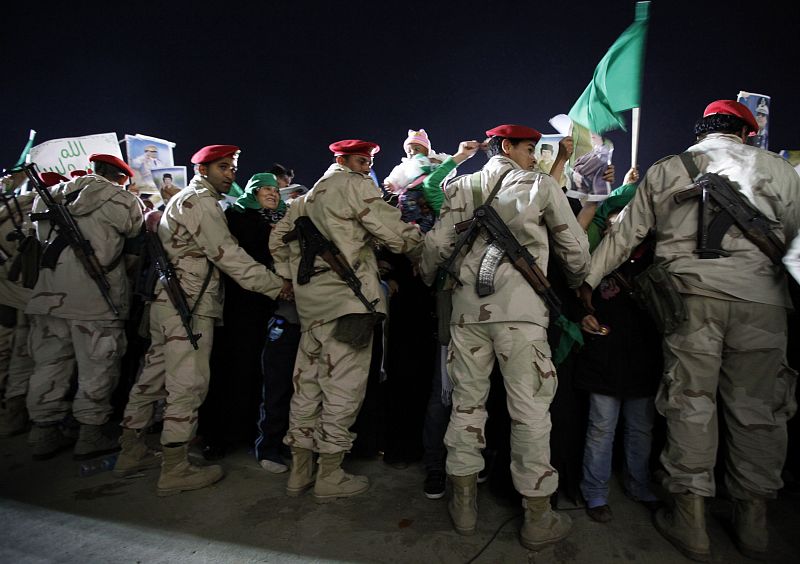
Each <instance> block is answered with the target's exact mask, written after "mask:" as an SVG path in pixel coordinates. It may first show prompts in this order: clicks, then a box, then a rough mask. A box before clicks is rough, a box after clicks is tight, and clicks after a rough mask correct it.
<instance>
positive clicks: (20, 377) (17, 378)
mask: <svg viewBox="0 0 800 564" xmlns="http://www.w3.org/2000/svg"><path fill="white" fill-rule="evenodd" d="M33 198H34V194H31V193H29V194H24V195H21V196H18V197H17V203H18V204H19V212H20V213H17V208H16V206H15V205H14V204H13V202H11V203H10V206H4V207H3V208H0V248H2V250H3V252H4V253H5V254H6V255H7V256H8V260H7V261H6V262H5V263H4V264H2V265H0V306H2V307H5V308H10V309H13V310H16V312H17V314H16V323H15V324H14V326H13V327H5V326H2V325H0V399H3V400H9V399H12V398H15V397H19V396H24V395H25V394H26V393H27V391H28V380H29V379H30V376H31V373H32V372H33V360H32V359H31V357H30V354H29V352H28V329H29V322H28V316H27V315H25V313H24V310H25V305H26V304H27V303H28V300H29V299H30V296H31V290H30V289H29V288H25V287H24V286H23V285H22V277H21V276H20V277H19V278H18V279H17V280H16V281H13V282H12V281H11V280H9V279H8V274H9V271H10V269H11V267H12V265H13V264H14V260H15V258H16V257H17V245H18V244H19V241H9V240H8V235H9V234H11V232H12V231H14V221H16V223H17V224H19V225H21V226H22V228H23V232H25V233H26V234H27V233H29V232H31V230H32V229H31V228H32V225H31V224H30V220H29V219H28V213H30V211H31V207H32V205H33ZM12 213H13V214H14V216H15V217H14V221H12V215H11V214H12ZM9 313H10V311H9Z"/></svg>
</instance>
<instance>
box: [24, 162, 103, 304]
mask: <svg viewBox="0 0 800 564" xmlns="http://www.w3.org/2000/svg"><path fill="white" fill-rule="evenodd" d="M21 169H22V170H24V171H25V174H26V176H27V177H28V180H29V181H30V183H31V186H33V187H34V189H35V190H36V192H37V193H38V194H39V197H40V198H41V199H42V202H44V204H45V206H46V207H47V210H46V211H43V212H39V213H31V214H30V215H31V220H32V221H41V220H45V221H49V222H50V225H51V226H52V227H53V229H54V230H55V232H56V237H55V239H53V240H51V241H48V244H47V247H46V248H45V251H44V254H43V255H42V267H44V268H51V269H54V268H55V267H56V262H57V261H58V256H59V255H60V254H61V251H63V250H64V248H65V247H66V246H67V245H69V246H70V247H71V248H72V251H73V252H74V253H75V257H76V258H77V259H78V260H79V261H80V263H81V264H82V265H83V268H84V269H85V270H86V273H87V274H88V275H89V277H90V278H91V279H92V280H93V281H94V283H95V284H97V288H98V289H99V290H100V293H101V294H102V295H103V299H105V301H106V303H107V304H108V307H110V308H111V311H112V312H114V315H116V316H117V317H119V310H118V309H117V306H116V305H114V301H113V300H112V299H111V294H110V293H109V291H110V290H111V284H109V282H108V279H107V278H106V272H105V269H104V268H103V265H101V264H100V261H99V260H98V258H97V255H96V254H95V253H94V249H93V248H92V244H91V243H90V242H89V241H88V240H87V239H86V238H85V237H84V236H83V233H81V230H80V227H78V224H77V223H76V222H75V219H74V218H73V217H72V215H71V214H70V213H69V210H68V209H67V206H66V205H65V204H60V203H58V202H56V201H55V199H54V198H53V195H52V194H51V193H50V190H48V189H47V187H46V186H45V185H44V184H43V183H42V181H41V179H40V178H39V174H38V173H37V172H36V164H35V163H30V164H26V165H24V166H22V167H21Z"/></svg>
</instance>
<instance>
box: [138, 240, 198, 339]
mask: <svg viewBox="0 0 800 564" xmlns="http://www.w3.org/2000/svg"><path fill="white" fill-rule="evenodd" d="M144 240H145V248H146V249H147V254H148V257H149V258H150V260H151V261H152V264H153V266H154V268H155V272H156V275H157V276H158V281H159V282H160V283H161V285H162V286H163V287H164V291H165V292H166V294H167V297H168V298H169V301H170V303H171V304H172V307H174V308H175V310H176V311H177V312H178V315H179V316H180V318H181V324H182V325H183V328H184V329H185V330H186V336H187V337H189V342H190V343H191V344H192V347H194V350H197V340H198V339H199V338H200V337H202V334H199V333H195V332H194V331H192V310H191V309H190V308H189V303H188V302H187V301H186V294H185V293H184V292H183V288H181V283H180V280H178V275H177V274H176V273H175V267H173V266H172V263H171V262H170V261H169V258H168V257H167V253H166V251H164V246H163V245H162V244H161V239H159V238H158V233H155V232H153V231H150V230H148V229H146V228H145V232H144ZM150 299H152V296H151V297H150ZM197 299H198V302H199V301H200V297H199V296H198V298H197Z"/></svg>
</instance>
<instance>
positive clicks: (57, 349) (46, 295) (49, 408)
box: [25, 174, 142, 425]
mask: <svg viewBox="0 0 800 564" xmlns="http://www.w3.org/2000/svg"><path fill="white" fill-rule="evenodd" d="M76 192H78V195H77V196H76V197H75V196H74V193H76ZM69 194H72V195H73V196H72V197H74V200H72V201H71V202H70V203H69V204H68V206H67V207H68V210H69V211H70V213H71V214H72V216H73V217H74V219H75V222H76V223H77V224H78V227H79V228H80V230H81V232H82V233H83V236H84V237H85V238H86V239H87V240H88V241H89V242H90V243H91V245H92V248H93V249H94V252H95V254H96V256H97V259H98V260H99V262H100V264H101V265H103V266H104V268H105V269H106V271H107V272H106V279H107V280H108V282H109V284H110V286H111V288H110V290H109V294H110V296H111V300H112V301H113V302H114V304H115V306H116V307H117V308H118V309H119V317H117V316H115V315H114V313H113V312H112V311H111V308H110V307H109V306H108V304H107V303H106V301H105V300H104V299H103V297H102V295H101V294H100V290H99V289H98V288H97V285H96V284H95V282H94V281H93V280H92V279H91V277H90V276H89V274H88V273H87V272H86V270H85V269H84V267H83V265H82V264H81V263H80V261H79V260H78V259H77V258H76V257H75V253H74V251H73V250H72V249H71V248H70V247H69V246H67V247H65V248H64V250H63V251H62V253H61V255H60V256H59V258H58V262H57V263H56V267H55V269H52V270H51V269H49V268H42V269H41V270H40V272H39V279H38V281H37V283H36V286H35V287H34V289H33V294H32V296H31V299H30V301H29V302H28V305H27V307H26V309H25V313H27V314H28V315H30V316H31V328H30V334H29V344H30V350H31V352H32V354H33V360H34V362H35V365H36V366H35V369H34V372H33V375H32V376H31V380H30V388H29V391H28V401H27V404H28V412H29V413H30V416H31V419H32V420H33V421H35V422H37V423H50V422H55V421H59V420H61V419H62V418H63V417H64V415H66V414H67V413H68V412H69V409H70V405H69V403H68V402H67V401H66V400H65V396H66V394H67V392H68V391H69V388H70V382H71V380H72V377H73V373H74V371H75V367H76V364H77V371H78V391H77V393H76V395H75V398H74V400H73V402H72V412H73V415H74V417H75V419H77V420H78V421H79V422H81V423H83V424H87V425H101V424H103V423H105V422H106V421H107V420H108V417H109V416H110V414H111V404H110V399H111V393H112V392H113V390H114V387H115V386H116V384H117V380H118V379H119V360H120V358H121V357H122V355H123V354H124V352H125V347H126V346H127V341H126V339H125V331H124V320H125V319H127V317H128V309H129V300H130V298H129V287H128V286H129V284H128V279H127V274H126V272H125V268H124V264H122V249H123V245H124V244H125V240H126V239H127V238H131V237H135V236H136V235H137V234H138V233H139V230H140V228H141V226H142V208H141V204H140V203H139V201H138V199H137V198H136V196H134V195H133V194H131V193H130V192H127V191H125V190H124V189H122V188H121V187H120V186H118V185H116V184H113V183H111V182H109V181H108V180H106V179H105V178H103V177H101V176H97V175H94V174H90V175H87V176H82V177H80V178H77V179H75V180H73V181H71V182H68V183H65V184H61V185H59V186H58V187H57V188H56V189H55V190H54V194H53V196H54V197H55V198H56V200H63V199H64V198H66V197H67V195H69ZM44 209H45V206H44V203H43V202H42V201H41V200H40V199H39V198H37V199H36V201H35V202H34V206H33V211H35V212H41V211H44ZM37 233H38V237H39V240H40V241H42V242H44V241H46V240H47V239H48V238H52V237H53V236H54V235H55V232H52V233H51V226H50V224H49V222H47V221H39V222H38V224H37Z"/></svg>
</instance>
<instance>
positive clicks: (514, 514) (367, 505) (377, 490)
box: [0, 436, 800, 564]
mask: <svg viewBox="0 0 800 564" xmlns="http://www.w3.org/2000/svg"><path fill="white" fill-rule="evenodd" d="M223 465H224V467H225V469H226V471H227V476H226V478H225V479H224V480H223V481H221V482H219V483H218V484H217V485H215V486H213V487H211V488H207V489H205V490H199V491H197V492H190V493H183V494H180V495H177V496H172V497H167V498H158V497H156V495H155V482H156V479H157V472H156V471H150V472H148V473H146V474H145V475H142V476H140V477H137V478H131V479H124V480H120V479H116V478H114V477H113V476H112V475H111V474H110V473H108V472H106V473H101V474H97V475H94V476H90V477H79V476H78V463H77V462H75V461H73V460H72V458H71V454H70V453H64V454H62V455H60V456H58V457H57V458H55V459H53V460H52V461H48V462H33V461H32V460H31V459H30V455H29V453H28V451H27V448H26V445H25V437H24V436H21V437H14V438H12V439H5V440H2V442H0V531H1V533H0V562H8V563H14V564H17V563H19V564H21V563H29V562H81V563H94V562H97V563H115V562H130V563H136V562H142V563H151V562H165V563H171V564H172V563H188V562H226V563H227V562H235V563H248V562H409V563H411V562H413V563H429V562H444V563H451V562H452V563H467V562H473V561H474V562H482V563H508V562H527V563H534V562H535V563H548V562H560V563H566V562H575V563H606V562H627V563H631V562H646V563H648V564H650V563H652V564H658V563H672V562H688V561H687V560H685V559H684V558H683V557H682V556H681V555H680V554H679V553H677V552H676V551H675V550H674V549H673V548H672V546H671V545H670V544H669V543H667V542H666V541H664V540H663V539H662V538H661V537H660V536H659V534H658V533H657V532H656V531H655V529H654V528H653V526H652V525H651V522H650V516H649V514H648V512H647V510H646V509H645V508H644V507H642V506H640V505H639V504H636V503H634V502H632V501H630V500H629V499H627V498H626V497H625V496H624V495H623V494H622V493H621V491H620V489H619V487H618V486H616V485H615V486H614V490H613V492H612V496H611V500H610V503H611V506H612V508H613V511H614V516H615V518H614V520H613V521H612V522H610V523H607V524H600V523H595V522H594V521H592V520H590V519H589V518H588V517H587V516H586V514H585V512H584V511H583V510H582V509H578V508H575V509H572V510H570V511H569V514H570V515H571V516H572V518H573V521H574V529H573V532H572V534H571V535H570V537H569V538H568V539H567V540H565V541H563V542H561V543H560V544H558V545H557V546H555V547H550V548H547V549H544V550H542V551H540V552H538V553H534V552H530V551H528V550H527V549H525V548H523V547H522V546H521V545H520V544H519V542H518V540H517V530H518V528H519V525H520V523H521V516H522V510H521V508H520V507H519V505H517V504H516V503H515V502H514V500H509V499H506V498H504V497H502V496H501V497H498V496H497V495H494V494H493V493H492V491H491V490H490V489H489V488H488V487H487V486H486V485H483V486H480V490H479V491H480V493H479V511H480V528H479V531H478V534H477V535H475V536H472V537H462V536H459V535H458V534H456V533H455V532H454V531H453V530H452V528H451V525H450V521H449V518H448V515H447V508H446V502H445V500H436V501H431V500H428V499H426V498H425V497H424V496H423V494H422V481H423V473H422V469H421V467H419V466H415V465H412V466H410V467H408V468H406V469H402V470H401V469H396V468H391V467H389V466H387V465H386V464H384V463H383V462H382V461H380V460H354V461H347V462H346V463H345V466H346V467H348V468H349V469H351V470H356V471H358V472H360V473H364V474H367V475H368V476H369V477H370V479H371V481H372V486H371V488H370V491H369V492H368V493H367V494H365V495H362V496H360V497H356V498H352V499H349V500H342V501H339V502H336V503H331V504H327V505H317V504H316V503H314V502H313V499H312V497H311V496H304V497H301V498H287V497H286V496H285V495H284V494H283V488H284V486H285V482H286V474H284V475H277V476H276V475H271V474H267V473H266V472H264V471H263V470H262V469H261V468H260V467H259V466H257V465H256V463H255V462H254V461H253V460H252V459H251V458H250V456H248V454H247V453H246V452H244V451H243V450H242V451H241V452H235V453H234V454H232V455H230V456H228V457H227V458H226V459H225V460H224V461H223ZM799 505H800V504H798V502H797V501H793V500H790V499H778V500H777V501H775V502H772V503H771V504H770V519H771V530H770V534H771V540H772V546H771V553H770V559H769V561H770V562H787V563H789V562H800V527H798V523H800V507H799ZM729 513H730V504H729V503H728V502H726V501H724V500H718V501H714V502H713V503H712V504H710V509H709V529H710V535H711V538H712V543H713V544H712V545H713V550H714V561H715V562H726V563H737V562H751V561H750V560H747V559H746V558H744V557H743V556H741V555H740V554H739V553H738V552H737V551H736V548H735V547H734V545H733V543H732V541H731V540H730V537H729V536H728V534H727V532H726V522H727V515H728V514H729Z"/></svg>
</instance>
